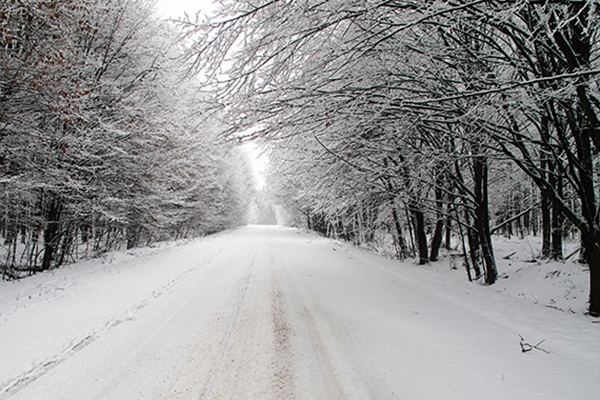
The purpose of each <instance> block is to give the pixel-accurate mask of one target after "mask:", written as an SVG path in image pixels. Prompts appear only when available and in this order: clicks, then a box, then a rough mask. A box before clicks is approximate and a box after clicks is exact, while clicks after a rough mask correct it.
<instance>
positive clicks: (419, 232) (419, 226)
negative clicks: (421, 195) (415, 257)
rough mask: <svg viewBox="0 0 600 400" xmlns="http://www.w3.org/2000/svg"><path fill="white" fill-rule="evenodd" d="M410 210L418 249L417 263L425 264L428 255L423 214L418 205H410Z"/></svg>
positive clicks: (427, 260)
mask: <svg viewBox="0 0 600 400" xmlns="http://www.w3.org/2000/svg"><path fill="white" fill-rule="evenodd" d="M411 211H412V214H413V218H414V221H415V224H414V225H415V237H416V240H417V248H418V250H419V264H420V265H423V264H427V263H428V262H429V256H428V255H427V235H426V234H425V214H424V213H423V211H421V210H420V209H419V208H418V206H416V205H411Z"/></svg>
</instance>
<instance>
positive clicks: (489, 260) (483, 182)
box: [473, 156, 498, 285]
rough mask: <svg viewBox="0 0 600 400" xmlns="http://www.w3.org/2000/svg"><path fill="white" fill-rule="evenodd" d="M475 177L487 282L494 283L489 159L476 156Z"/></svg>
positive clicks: (477, 219) (479, 226) (478, 226)
mask: <svg viewBox="0 0 600 400" xmlns="http://www.w3.org/2000/svg"><path fill="white" fill-rule="evenodd" d="M473 172H474V174H473V177H474V180H475V182H474V183H475V191H474V192H475V204H476V208H475V228H476V229H477V234H478V236H479V244H480V245H481V256H482V259H483V266H484V271H485V283H487V284H488V285H492V284H494V283H495V282H496V279H497V278H498V270H497V268H496V260H495V259H494V249H493V247H492V235H491V232H490V215H489V209H488V165H487V159H486V158H485V157H482V156H476V157H475V158H474V161H473Z"/></svg>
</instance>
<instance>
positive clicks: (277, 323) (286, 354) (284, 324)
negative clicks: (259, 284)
mask: <svg viewBox="0 0 600 400" xmlns="http://www.w3.org/2000/svg"><path fill="white" fill-rule="evenodd" d="M269 263H270V265H271V266H272V268H277V266H276V265H275V260H274V258H273V255H272V254H271V255H270V257H269ZM271 282H272V288H271V297H272V300H271V321H272V323H273V334H274V335H273V336H274V338H273V347H274V360H273V369H274V371H273V381H274V382H273V383H274V392H275V393H274V398H275V399H295V398H296V393H295V391H296V387H295V382H294V374H293V370H292V363H293V354H292V352H291V343H290V338H291V336H292V335H293V332H292V328H291V326H290V324H289V322H288V315H287V313H286V304H285V299H284V296H283V292H282V289H281V285H280V283H279V279H278V276H277V273H276V271H275V269H274V270H273V271H272V275H271Z"/></svg>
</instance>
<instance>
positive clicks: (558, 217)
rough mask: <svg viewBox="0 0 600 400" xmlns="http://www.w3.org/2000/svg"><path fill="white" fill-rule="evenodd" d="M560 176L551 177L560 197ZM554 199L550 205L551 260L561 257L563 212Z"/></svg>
mask: <svg viewBox="0 0 600 400" xmlns="http://www.w3.org/2000/svg"><path fill="white" fill-rule="evenodd" d="M562 181H563V180H562V177H560V176H556V177H555V178H554V179H553V182H552V183H553V186H554V188H555V190H556V194H557V195H558V196H559V197H561V198H562V195H563V183H562ZM556 202H557V200H555V201H554V202H553V203H554V204H553V205H552V247H551V249H552V251H551V258H552V259H553V260H562V259H563V214H562V212H561V211H560V208H559V206H558V205H557V204H556Z"/></svg>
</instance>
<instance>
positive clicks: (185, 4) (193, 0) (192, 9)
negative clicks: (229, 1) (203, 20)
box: [156, 0, 216, 18]
mask: <svg viewBox="0 0 600 400" xmlns="http://www.w3.org/2000/svg"><path fill="white" fill-rule="evenodd" d="M215 6H216V5H215V4H213V0H157V1H156V8H157V10H158V14H159V15H162V16H163V17H165V18H178V17H182V16H183V13H184V12H186V13H187V14H188V15H189V16H190V18H192V17H193V16H194V15H195V14H196V12H197V11H198V10H202V13H203V14H210V13H211V12H212V11H213V10H214V9H215V8H216V7H215Z"/></svg>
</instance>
